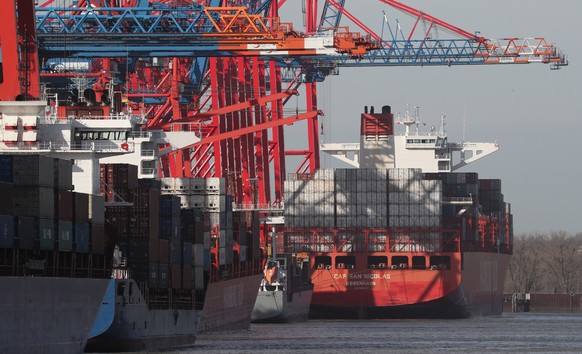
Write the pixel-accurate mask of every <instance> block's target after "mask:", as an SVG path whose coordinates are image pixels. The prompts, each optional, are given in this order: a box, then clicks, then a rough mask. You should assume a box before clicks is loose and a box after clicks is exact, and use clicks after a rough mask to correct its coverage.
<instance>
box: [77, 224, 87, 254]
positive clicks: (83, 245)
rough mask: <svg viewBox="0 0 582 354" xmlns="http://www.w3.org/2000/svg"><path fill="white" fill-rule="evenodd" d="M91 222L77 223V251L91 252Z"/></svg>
mask: <svg viewBox="0 0 582 354" xmlns="http://www.w3.org/2000/svg"><path fill="white" fill-rule="evenodd" d="M89 229H90V228H89V223H88V222H78V223H75V251H77V252H79V253H88V252H89Z"/></svg>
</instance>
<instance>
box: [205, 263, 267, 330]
mask: <svg viewBox="0 0 582 354" xmlns="http://www.w3.org/2000/svg"><path fill="white" fill-rule="evenodd" d="M262 279H263V275H262V274H256V275H249V276H244V277H240V278H234V279H229V280H222V281H216V282H210V283H209V284H208V289H207V291H206V298H205V300H204V307H203V309H202V314H201V316H200V322H199V323H198V333H204V334H206V333H212V332H221V331H238V330H247V329H249V328H250V323H251V313H252V311H253V307H254V304H255V301H256V299H257V292H258V291H257V289H258V288H259V285H260V283H261V280H262Z"/></svg>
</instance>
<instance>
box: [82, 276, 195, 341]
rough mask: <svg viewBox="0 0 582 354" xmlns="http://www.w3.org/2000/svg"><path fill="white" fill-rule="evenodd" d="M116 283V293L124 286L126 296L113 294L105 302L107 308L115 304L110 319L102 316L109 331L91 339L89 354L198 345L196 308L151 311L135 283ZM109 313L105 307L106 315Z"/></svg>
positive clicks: (119, 281)
mask: <svg viewBox="0 0 582 354" xmlns="http://www.w3.org/2000/svg"><path fill="white" fill-rule="evenodd" d="M115 283H116V286H115V289H120V286H121V287H122V288H123V289H124V293H123V295H121V294H120V293H121V291H120V292H118V293H117V294H116V293H113V294H112V298H110V299H104V301H103V303H104V304H108V303H113V304H114V308H113V312H112V316H111V318H109V319H108V318H107V316H100V319H101V320H102V321H103V322H107V323H106V325H105V326H104V327H106V330H105V331H103V333H101V334H99V335H97V336H95V337H93V338H91V339H89V341H88V343H87V348H86V351H87V352H124V351H142V350H155V349H170V348H179V347H184V346H191V345H194V342H195V341H196V328H197V326H198V319H199V311H197V310H195V309H193V308H192V309H171V308H170V309H167V308H166V309H151V308H149V307H148V305H147V303H146V301H145V298H144V297H143V294H142V293H141V292H140V291H139V289H138V287H137V284H136V283H135V282H133V281H131V280H115ZM130 288H131V289H130ZM116 291H117V290H116ZM170 291H171V290H170ZM174 306H176V305H175V304H174ZM106 311H107V308H106V307H105V305H104V308H103V310H102V312H106Z"/></svg>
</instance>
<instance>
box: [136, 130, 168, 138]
mask: <svg viewBox="0 0 582 354" xmlns="http://www.w3.org/2000/svg"><path fill="white" fill-rule="evenodd" d="M160 136H161V132H159V131H157V130H152V131H145V130H140V131H132V132H130V133H129V137H130V138H134V139H135V138H146V139H147V138H159V137H160Z"/></svg>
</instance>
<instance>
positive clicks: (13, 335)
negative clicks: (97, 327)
mask: <svg viewBox="0 0 582 354" xmlns="http://www.w3.org/2000/svg"><path fill="white" fill-rule="evenodd" d="M108 284H109V279H84V278H83V279H80V278H52V277H0V289H2V291H0V313H2V321H1V323H0V353H19V354H26V353H34V354H36V353H43V354H52V353H55V354H63V353H75V354H78V353H82V352H83V350H84V348H85V345H86V342H87V339H88V337H89V334H90V331H91V328H92V326H93V323H94V321H95V318H96V317H97V314H98V312H99V309H100V305H101V300H102V299H103V295H104V293H105V290H106V289H107V285H108Z"/></svg>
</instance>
